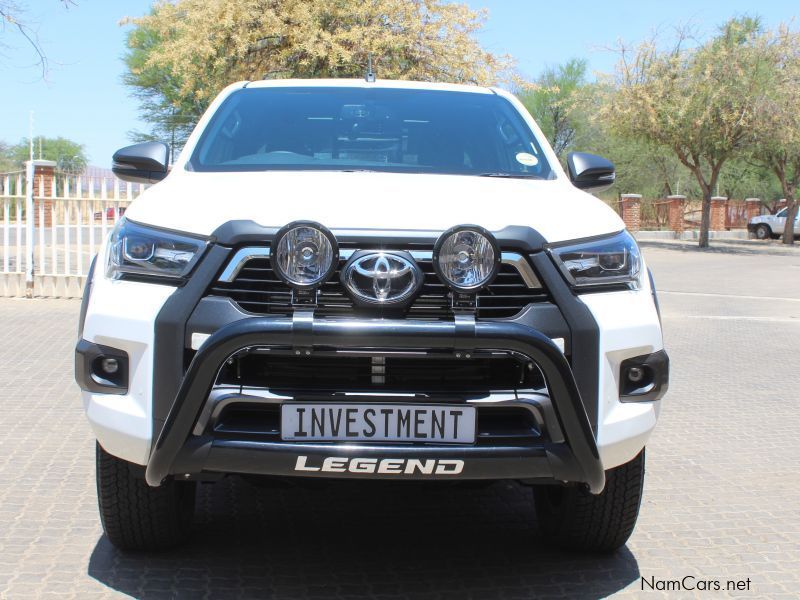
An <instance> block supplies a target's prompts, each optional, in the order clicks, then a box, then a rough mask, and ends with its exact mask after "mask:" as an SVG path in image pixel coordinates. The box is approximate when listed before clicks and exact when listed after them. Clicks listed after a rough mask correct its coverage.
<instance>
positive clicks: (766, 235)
mask: <svg viewBox="0 0 800 600" xmlns="http://www.w3.org/2000/svg"><path fill="white" fill-rule="evenodd" d="M787 212H788V209H787V208H783V209H781V210H779V211H778V212H776V213H775V214H774V215H759V216H757V217H753V218H752V219H750V221H749V222H748V223H747V231H749V232H750V233H752V234H753V235H755V237H756V238H758V239H759V240H768V239H770V238H778V237H780V236H782V235H783V228H784V227H786V213H787ZM794 234H795V235H800V213H798V215H797V217H796V218H795V220H794Z"/></svg>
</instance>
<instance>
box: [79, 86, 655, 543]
mask: <svg viewBox="0 0 800 600" xmlns="http://www.w3.org/2000/svg"><path fill="white" fill-rule="evenodd" d="M168 156H169V149H168V147H167V146H166V145H165V144H160V143H147V144H138V145H135V146H131V147H128V148H124V149H122V150H120V151H119V152H117V153H116V154H115V156H114V160H115V167H114V169H115V172H116V173H117V174H118V175H119V176H120V177H123V178H125V179H128V180H131V181H159V180H162V179H163V182H161V183H159V184H158V185H155V186H153V187H152V188H151V189H148V190H147V191H146V192H145V193H144V194H143V195H142V196H141V197H140V198H139V199H137V200H136V201H135V202H134V203H133V204H132V205H131V206H130V208H129V209H128V211H127V213H126V215H125V218H124V219H123V220H122V221H121V222H120V224H119V226H118V227H117V229H116V230H115V231H114V233H113V234H112V236H111V238H110V239H109V240H108V242H107V243H106V245H105V246H104V248H103V249H102V251H101V252H100V254H99V255H98V258H97V260H96V263H95V265H94V266H93V272H92V274H91V275H90V277H89V284H88V285H87V287H86V293H85V296H84V301H83V306H82V314H81V324H80V340H79V342H78V346H77V348H76V379H77V381H78V383H79V385H80V386H81V388H82V390H83V401H84V406H85V407H86V413H87V416H88V418H89V421H90V422H91V424H92V426H93V429H94V432H95V435H96V437H97V440H98V446H97V457H98V458H97V465H98V473H97V476H98V495H99V502H100V511H101V517H102V520H103V526H104V529H105V531H106V533H107V535H108V537H109V539H110V540H111V541H112V543H114V544H116V545H117V546H119V547H121V548H134V549H147V548H159V547H164V546H168V545H171V544H175V543H178V542H180V541H181V540H182V539H183V538H184V537H185V535H186V532H187V531H188V528H189V525H190V523H191V515H192V511H193V502H194V487H195V485H196V483H197V482H198V481H214V480H216V479H218V478H219V477H222V476H225V475H228V474H244V475H248V476H269V477H293V478H304V477H328V478H330V477H337V478H367V479H431V480H442V481H461V480H495V479H515V480H520V481H523V482H525V483H526V484H529V485H531V486H533V489H534V496H535V506H536V511H537V513H538V515H539V524H540V527H541V529H542V531H543V532H544V533H545V535H547V536H548V537H549V538H552V539H553V540H554V541H556V542H557V543H560V544H562V545H564V546H567V547H570V548H578V549H589V550H603V551H608V550H613V549H615V548H617V547H619V546H620V545H622V544H624V543H625V541H626V540H627V538H628V536H629V535H630V534H631V532H632V531H633V528H634V525H635V522H636V518H637V515H638V509H639V503H640V499H641V493H642V489H643V488H642V486H643V480H644V447H645V444H646V442H647V439H648V437H649V435H650V433H651V431H652V430H653V428H654V426H655V423H656V420H657V417H658V412H659V407H660V400H661V398H662V396H663V395H664V393H665V392H666V390H667V386H668V364H669V362H668V358H667V355H666V353H665V352H664V347H663V340H662V336H661V325H660V319H659V315H658V305H657V302H656V297H655V289H654V286H653V282H652V278H651V277H650V276H649V272H648V270H647V268H646V265H645V263H644V259H643V257H642V256H641V254H640V252H639V249H638V247H637V245H636V242H635V241H634V240H633V238H632V237H631V236H630V235H629V234H628V233H627V232H626V231H625V230H624V224H623V223H622V221H621V219H620V218H619V216H618V215H617V214H616V213H615V212H614V211H612V210H611V209H610V208H609V207H608V206H607V205H606V204H604V203H603V202H601V201H600V200H598V199H597V198H595V197H593V196H591V195H590V194H588V193H586V191H584V190H588V191H592V190H598V189H603V188H605V187H607V186H608V185H610V184H611V183H612V182H613V180H614V168H613V165H611V163H609V162H608V161H606V160H604V159H602V158H600V157H597V156H593V155H590V154H583V153H574V154H571V155H570V156H569V157H568V161H567V163H568V167H569V175H568V174H567V173H565V172H564V171H563V170H562V168H561V166H560V164H559V161H558V159H557V157H556V156H555V155H554V153H553V151H552V149H551V148H550V146H549V145H548V144H547V142H546V140H545V139H544V137H543V136H542V134H541V131H540V130H539V128H538V127H537V126H536V124H535V123H534V122H533V120H532V119H531V117H530V116H529V115H528V113H527V112H526V111H525V109H524V108H523V107H522V105H521V104H520V103H519V102H518V101H517V100H516V99H515V98H514V97H513V96H512V95H510V94H509V93H507V92H505V91H503V90H499V89H489V88H480V87H472V86H458V85H445V84H431V83H414V82H387V81H378V82H374V81H370V82H367V81H353V80H319V81H268V82H267V81H264V82H241V83H237V84H234V85H232V86H230V87H228V88H227V89H226V90H224V91H223V92H222V93H221V94H220V95H219V97H218V98H217V99H216V100H215V101H214V102H213V103H212V105H211V106H210V108H209V109H208V111H207V113H206V114H205V115H204V116H203V118H202V119H201V120H200V122H199V123H198V125H197V127H196V129H195V131H194V132H193V134H192V135H191V137H190V138H189V140H188V143H187V144H186V146H185V148H184V149H183V151H182V152H181V155H180V158H179V159H178V161H177V162H176V164H175V165H174V166H173V167H172V169H171V170H169V169H168V164H167V163H168ZM167 173H169V174H168V175H167Z"/></svg>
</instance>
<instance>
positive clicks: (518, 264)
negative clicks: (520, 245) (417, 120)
mask: <svg viewBox="0 0 800 600" xmlns="http://www.w3.org/2000/svg"><path fill="white" fill-rule="evenodd" d="M392 251H393V250H391V249H387V250H386V252H392ZM355 252H357V250H354V249H351V248H345V249H342V250H340V251H339V258H340V259H341V260H345V261H346V260H348V259H349V258H350V257H351V256H352V255H353V254H354V253H355ZM398 252H399V250H398ZM406 252H409V253H410V254H411V256H413V257H414V260H425V261H428V260H433V252H431V251H428V250H411V251H406ZM269 255H270V253H269V247H268V246H249V247H246V248H241V249H240V250H238V251H237V252H236V254H234V255H233V258H231V260H230V261H229V262H228V264H227V265H226V266H225V270H224V271H222V274H221V275H220V276H219V279H218V281H221V282H223V283H231V282H232V281H234V280H235V279H236V276H237V275H238V274H239V272H240V271H241V270H242V269H243V268H244V266H245V265H246V264H247V263H248V262H249V261H251V260H253V259H254V258H269ZM501 262H502V263H503V264H506V265H510V266H512V267H514V268H515V269H516V270H517V272H518V273H519V275H520V277H522V280H523V281H524V282H525V285H527V286H528V287H529V288H531V289H540V288H541V287H543V286H542V283H541V282H540V281H539V278H538V277H536V273H534V272H533V268H532V267H531V265H530V263H528V261H527V260H526V259H525V257H524V256H523V255H522V254H519V253H518V252H503V253H502V256H501Z"/></svg>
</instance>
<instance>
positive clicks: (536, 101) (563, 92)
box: [519, 58, 587, 157]
mask: <svg viewBox="0 0 800 600" xmlns="http://www.w3.org/2000/svg"><path fill="white" fill-rule="evenodd" d="M586 65H587V63H586V59H577V58H573V59H571V60H569V61H567V62H566V63H564V64H563V65H558V66H556V67H549V68H547V69H545V71H544V72H543V73H542V74H541V75H540V76H539V77H538V78H537V79H536V81H535V82H534V83H532V84H521V86H520V87H521V90H520V91H519V97H520V101H521V102H522V103H523V104H524V105H525V108H527V109H528V112H530V113H531V115H532V116H533V118H534V119H536V122H537V123H538V124H539V127H541V129H542V132H543V133H544V134H545V136H546V137H547V139H548V140H549V141H550V144H551V145H552V146H553V150H554V151H555V153H556V154H557V155H558V156H559V157H561V156H563V154H564V152H566V150H567V149H568V148H569V147H570V146H571V145H572V143H573V141H574V140H575V135H576V128H577V124H576V120H577V119H576V116H575V115H574V112H575V109H576V102H577V100H578V93H579V91H580V89H581V88H582V87H583V86H584V85H586Z"/></svg>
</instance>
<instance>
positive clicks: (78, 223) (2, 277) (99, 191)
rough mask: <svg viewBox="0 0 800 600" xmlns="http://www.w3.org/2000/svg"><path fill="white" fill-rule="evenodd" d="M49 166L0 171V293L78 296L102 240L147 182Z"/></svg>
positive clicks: (39, 162) (5, 294)
mask: <svg viewBox="0 0 800 600" xmlns="http://www.w3.org/2000/svg"><path fill="white" fill-rule="evenodd" d="M34 166H35V171H34ZM53 166H54V165H53V163H49V162H48V161H34V165H31V166H30V167H29V169H28V172H27V173H24V172H20V173H11V174H6V175H5V176H2V177H0V185H2V189H0V203H2V213H1V214H0V217H1V218H2V223H1V224H0V225H1V226H2V229H0V230H1V231H2V240H0V241H2V244H1V245H0V248H1V249H2V250H1V251H2V272H0V296H19V297H24V296H27V297H32V296H51V297H61V298H75V297H79V296H80V295H81V292H82V290H83V284H84V282H85V279H86V273H87V272H88V270H89V265H90V263H91V260H92V258H93V257H94V255H95V254H96V253H97V250H98V248H99V246H100V244H101V243H102V241H103V240H104V239H105V238H106V237H107V236H108V234H109V232H110V230H111V229H112V228H113V227H114V225H115V224H116V222H117V221H118V220H119V218H120V217H121V216H122V215H123V214H124V213H125V209H126V208H127V206H128V204H129V203H130V202H131V201H132V200H133V199H134V198H135V197H136V196H138V195H139V194H140V193H141V192H142V190H143V189H144V187H145V186H143V185H141V184H131V183H125V182H123V181H121V180H119V179H117V178H116V177H87V176H80V175H77V176H76V175H69V174H65V173H56V172H54V170H53Z"/></svg>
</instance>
